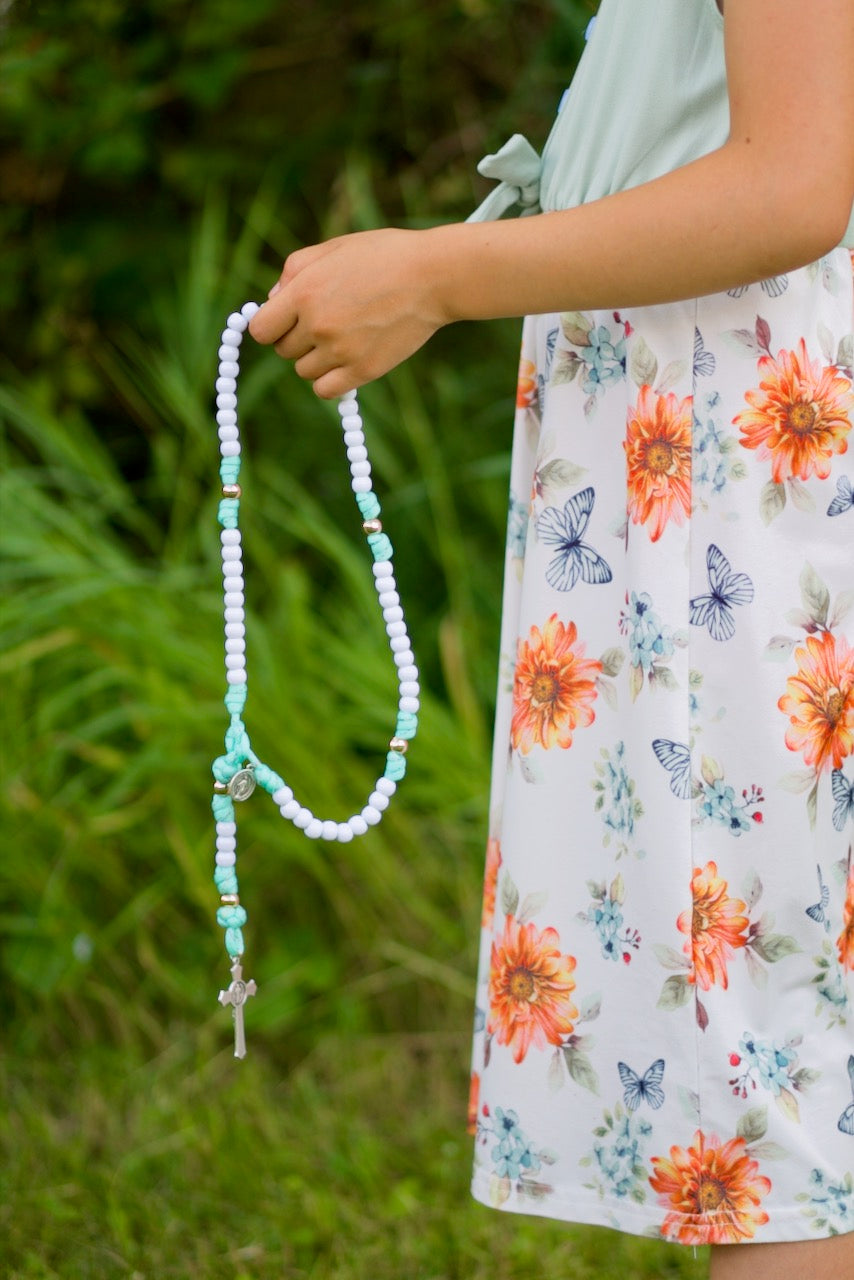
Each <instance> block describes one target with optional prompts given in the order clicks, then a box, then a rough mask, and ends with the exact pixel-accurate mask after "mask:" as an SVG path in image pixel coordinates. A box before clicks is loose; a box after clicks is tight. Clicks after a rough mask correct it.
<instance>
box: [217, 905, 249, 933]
mask: <svg viewBox="0 0 854 1280" xmlns="http://www.w3.org/2000/svg"><path fill="white" fill-rule="evenodd" d="M247 919H248V917H247V915H246V908H245V907H220V909H219V911H217V913H216V922H217V924H221V925H222V927H223V929H239V928H240V927H241V925H244V924H246V921H247Z"/></svg>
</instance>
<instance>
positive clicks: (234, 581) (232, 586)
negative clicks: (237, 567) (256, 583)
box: [222, 573, 243, 595]
mask: <svg viewBox="0 0 854 1280" xmlns="http://www.w3.org/2000/svg"><path fill="white" fill-rule="evenodd" d="M222 585H223V589H224V590H225V592H226V593H227V594H228V595H235V594H236V593H237V592H239V591H242V590H243V578H242V576H241V575H240V574H239V573H236V574H234V575H229V576H228V577H227V578H225V579H224V581H223V584H222Z"/></svg>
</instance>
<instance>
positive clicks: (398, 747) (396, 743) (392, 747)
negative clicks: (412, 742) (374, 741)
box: [388, 738, 409, 756]
mask: <svg viewBox="0 0 854 1280" xmlns="http://www.w3.org/2000/svg"><path fill="white" fill-rule="evenodd" d="M388 748H389V751H399V752H400V754H401V755H402V756H405V755H406V753H407V751H408V750H409V743H408V742H407V740H406V738H392V740H391V742H390V743H389V744H388Z"/></svg>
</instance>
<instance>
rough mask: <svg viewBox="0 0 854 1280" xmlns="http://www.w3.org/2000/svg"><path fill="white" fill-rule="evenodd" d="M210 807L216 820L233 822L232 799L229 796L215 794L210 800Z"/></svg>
mask: <svg viewBox="0 0 854 1280" xmlns="http://www.w3.org/2000/svg"><path fill="white" fill-rule="evenodd" d="M211 808H212V809H213V816H214V818H215V819H216V821H217V822H234V801H233V800H232V798H231V796H220V795H215V796H214V797H213V799H212V800H211Z"/></svg>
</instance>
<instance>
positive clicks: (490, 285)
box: [250, 0, 854, 398]
mask: <svg viewBox="0 0 854 1280" xmlns="http://www.w3.org/2000/svg"><path fill="white" fill-rule="evenodd" d="M807 9H808V12H809V21H808V22H805V21H804V13H805V11H806V10H807ZM725 50H726V64H727V82H728V91H729V99H730V117H731V132H730V137H729V139H728V141H727V142H726V143H725V144H724V145H723V146H722V147H720V148H719V149H718V150H716V151H714V152H712V153H711V154H709V155H707V156H704V157H703V158H702V159H700V160H697V161H695V162H693V163H692V164H689V165H685V166H684V167H682V168H680V169H677V170H675V171H674V172H673V173H670V174H668V175H666V176H665V177H662V178H658V179H656V180H655V181H653V182H648V183H644V184H643V185H641V186H638V187H635V188H633V189H632V190H630V191H625V192H620V193H618V194H616V195H612V196H607V197H606V198H605V199H602V200H597V201H594V202H592V203H590V204H587V205H583V206H581V207H579V208H575V209H566V210H559V211H557V212H552V213H547V214H540V215H537V216H534V217H528V218H520V219H514V220H509V221H501V222H492V223H457V224H451V225H447V226H440V227H435V228H431V229H429V230H425V231H407V230H401V229H396V228H389V229H386V230H381V231H368V232H359V233H356V234H354V235H348V236H340V237H338V238H336V239H334V240H329V241H327V242H326V243H324V244H319V245H312V246H309V247H307V248H304V249H300V250H298V251H297V252H296V253H293V254H291V255H290V257H289V258H288V259H287V261H286V262H285V264H284V268H283V270H282V273H281V276H280V279H279V281H277V284H276V285H274V288H273V290H272V291H271V296H270V298H269V301H268V302H267V303H266V304H265V305H264V306H263V307H262V308H261V309H260V311H259V312H258V313H257V314H256V315H255V317H254V318H253V320H252V322H251V324H250V332H251V334H252V336H253V337H254V338H255V339H256V340H257V341H258V342H261V343H265V344H274V345H275V348H276V350H277V352H278V353H279V354H280V355H281V356H283V357H284V358H285V359H289V360H293V361H294V362H295V367H296V371H297V373H298V374H299V375H300V376H301V377H303V378H306V379H307V380H309V381H311V382H312V383H313V384H314V389H315V391H316V393H317V394H318V395H319V396H321V397H323V398H331V397H334V396H338V395H341V394H342V393H343V392H344V391H346V390H348V389H349V388H351V387H358V386H361V385H362V384H363V383H365V382H369V381H371V380H372V379H374V378H378V377H380V376H381V375H382V374H383V373H385V372H387V371H388V370H389V369H391V368H393V367H394V366H395V365H396V364H399V363H400V362H401V361H402V360H404V359H406V358H407V357H408V356H409V355H411V354H412V353H413V352H414V351H416V350H417V349H418V348H419V347H420V346H422V345H423V343H425V342H426V341H427V340H428V338H430V337H431V335H432V334H433V333H435V332H436V330H437V329H439V328H440V327H442V326H443V325H446V324H449V323H451V322H453V321H457V320H477V319H491V318H497V317H500V316H522V315H527V314H532V313H542V312H550V311H566V310H592V309H599V308H606V309H611V308H619V307H630V306H642V305H648V304H654V303H663V302H671V301H675V300H678V299H681V298H693V297H698V296H701V295H704V294H709V293H716V292H718V291H720V290H723V289H728V288H731V287H733V286H735V285H738V284H745V283H748V282H750V281H754V280H761V279H765V278H767V277H769V276H772V275H778V274H781V273H783V272H785V271H790V270H793V269H794V268H796V267H799V266H802V265H804V264H805V263H808V262H813V261H815V260H816V259H817V258H819V257H821V256H822V254H824V253H826V252H828V251H829V250H830V249H831V248H833V247H834V246H835V245H836V244H838V243H839V241H840V240H841V238H842V235H843V233H844V230H845V226H846V224H847V221H848V217H849V214H850V211H851V206H852V200H854V147H852V145H851V139H852V138H854V5H852V0H808V4H805V0H728V3H727V6H726V17H725Z"/></svg>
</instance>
